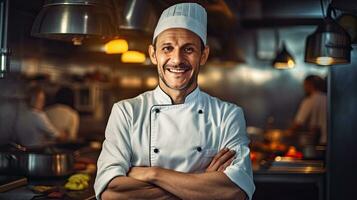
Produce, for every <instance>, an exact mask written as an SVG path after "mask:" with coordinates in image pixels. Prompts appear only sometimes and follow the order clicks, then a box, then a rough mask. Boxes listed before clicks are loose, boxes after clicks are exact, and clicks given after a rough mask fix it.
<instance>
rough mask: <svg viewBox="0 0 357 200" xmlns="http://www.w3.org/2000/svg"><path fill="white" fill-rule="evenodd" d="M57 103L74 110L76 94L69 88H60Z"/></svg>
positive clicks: (56, 96) (57, 93) (56, 98)
mask: <svg viewBox="0 0 357 200" xmlns="http://www.w3.org/2000/svg"><path fill="white" fill-rule="evenodd" d="M55 103H58V104H64V105H67V106H70V107H72V108H74V92H73V90H72V89H71V88H69V87H62V88H60V89H59V90H58V91H57V92H56V95H55Z"/></svg>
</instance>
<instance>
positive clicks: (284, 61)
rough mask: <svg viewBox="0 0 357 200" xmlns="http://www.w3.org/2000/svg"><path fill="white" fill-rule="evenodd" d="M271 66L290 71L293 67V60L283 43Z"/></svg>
mask: <svg viewBox="0 0 357 200" xmlns="http://www.w3.org/2000/svg"><path fill="white" fill-rule="evenodd" d="M273 66H274V68H276V69H291V68H293V67H294V66H295V60H294V58H293V56H292V55H291V54H290V53H289V51H288V50H287V49H286V47H285V44H284V43H283V46H282V48H281V50H280V51H279V52H278V53H277V55H276V57H275V59H274V60H273Z"/></svg>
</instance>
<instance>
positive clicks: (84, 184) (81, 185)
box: [64, 174, 90, 190]
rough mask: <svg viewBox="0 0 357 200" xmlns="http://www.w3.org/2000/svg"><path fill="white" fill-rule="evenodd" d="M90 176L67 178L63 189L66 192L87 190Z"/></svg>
mask: <svg viewBox="0 0 357 200" xmlns="http://www.w3.org/2000/svg"><path fill="white" fill-rule="evenodd" d="M89 180H90V176H89V175H88V174H74V175H72V176H71V177H69V178H68V182H67V183H66V184H65V186H64V187H65V188H66V189H68V190H83V189H86V188H88V186H89V184H88V181H89Z"/></svg>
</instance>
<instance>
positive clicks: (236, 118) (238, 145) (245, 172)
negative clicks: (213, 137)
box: [223, 106, 255, 199]
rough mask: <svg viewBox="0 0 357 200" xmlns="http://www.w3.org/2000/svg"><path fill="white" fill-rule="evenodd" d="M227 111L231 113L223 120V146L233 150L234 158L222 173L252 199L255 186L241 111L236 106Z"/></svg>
mask: <svg viewBox="0 0 357 200" xmlns="http://www.w3.org/2000/svg"><path fill="white" fill-rule="evenodd" d="M229 110H231V112H230V113H229V114H228V115H227V117H226V119H224V120H225V125H224V126H223V133H224V135H225V136H224V146H225V147H228V148H229V149H233V150H235V152H236V158H235V159H234V160H233V162H232V163H231V165H230V166H228V167H227V168H226V170H225V171H224V173H225V174H226V175H227V176H228V177H229V179H230V180H231V181H232V182H234V183H235V184H236V185H237V186H239V188H241V189H242V190H243V191H245V193H246V194H247V196H248V197H249V199H252V196H253V193H254V191H255V185H254V182H253V172H252V165H251V160H250V150H249V146H248V145H249V142H250V141H249V138H248V136H247V132H246V125H245V119H244V114H243V111H242V109H241V108H240V107H237V106H234V108H233V109H229Z"/></svg>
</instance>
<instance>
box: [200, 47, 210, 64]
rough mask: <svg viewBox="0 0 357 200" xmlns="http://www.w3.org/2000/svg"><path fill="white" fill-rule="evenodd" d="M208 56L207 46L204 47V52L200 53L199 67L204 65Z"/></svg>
mask: <svg viewBox="0 0 357 200" xmlns="http://www.w3.org/2000/svg"><path fill="white" fill-rule="evenodd" d="M208 55H209V46H207V45H206V46H205V48H204V50H203V51H202V55H201V58H200V65H201V66H202V65H204V64H206V61H207V59H208Z"/></svg>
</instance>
